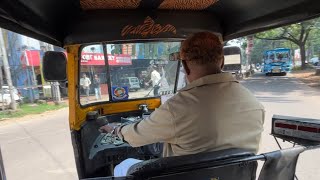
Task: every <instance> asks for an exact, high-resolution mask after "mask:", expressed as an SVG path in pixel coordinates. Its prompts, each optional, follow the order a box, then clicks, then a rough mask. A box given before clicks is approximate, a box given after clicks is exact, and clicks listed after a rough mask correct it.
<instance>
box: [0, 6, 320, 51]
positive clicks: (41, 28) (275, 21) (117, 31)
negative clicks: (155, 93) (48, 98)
mask: <svg viewBox="0 0 320 180" xmlns="http://www.w3.org/2000/svg"><path fill="white" fill-rule="evenodd" d="M319 14H320V1H318V0H290V1H288V0H268V1H265V0H241V1H239V0H220V1H218V0H45V1H43V0H28V1H25V0H2V1H1V3H0V27H2V28H6V29H9V30H11V31H14V32H17V33H21V34H24V35H27V36H30V37H33V38H36V39H39V40H42V41H45V42H48V43H51V44H54V45H57V46H67V45H71V44H83V43H92V42H98V41H99V42H101V41H125V40H143V39H146V40H149V39H159V38H185V37H186V36H188V35H189V34H191V33H194V32H198V31H211V32H216V33H218V34H221V36H222V38H223V40H229V39H232V38H237V37H240V36H245V35H248V34H252V33H256V32H260V31H263V30H267V29H270V28H274V27H279V26H282V25H286V24H289V23H294V22H298V21H302V20H306V19H310V18H314V17H318V16H319ZM148 17H149V18H148ZM141 27H143V28H142V29H141ZM125 28H126V29H125ZM145 31H147V32H145ZM123 32H125V33H124V34H125V36H124V35H123Z"/></svg>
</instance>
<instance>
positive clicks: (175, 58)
mask: <svg viewBox="0 0 320 180" xmlns="http://www.w3.org/2000/svg"><path fill="white" fill-rule="evenodd" d="M180 60H181V58H180V52H174V53H170V54H169V61H180Z"/></svg>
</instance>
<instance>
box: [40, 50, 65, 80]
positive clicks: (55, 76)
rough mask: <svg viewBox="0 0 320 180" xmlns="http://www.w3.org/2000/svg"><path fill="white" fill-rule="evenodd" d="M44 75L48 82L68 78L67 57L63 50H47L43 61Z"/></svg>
mask: <svg viewBox="0 0 320 180" xmlns="http://www.w3.org/2000/svg"><path fill="white" fill-rule="evenodd" d="M42 71H43V77H44V79H45V80H46V81H48V82H53V81H66V80H67V57H66V55H65V54H64V53H63V52H57V51H47V52H45V54H44V57H43V62H42Z"/></svg>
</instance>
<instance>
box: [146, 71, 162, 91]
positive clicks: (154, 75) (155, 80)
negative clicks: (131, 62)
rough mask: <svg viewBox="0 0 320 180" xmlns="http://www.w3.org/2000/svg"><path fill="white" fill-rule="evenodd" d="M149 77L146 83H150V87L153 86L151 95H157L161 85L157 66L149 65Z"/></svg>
mask: <svg viewBox="0 0 320 180" xmlns="http://www.w3.org/2000/svg"><path fill="white" fill-rule="evenodd" d="M151 70H152V72H151V79H150V81H149V82H148V84H150V83H152V87H153V95H154V96H159V89H160V86H161V83H160V80H161V75H160V73H159V72H158V71H157V66H155V65H153V66H151Z"/></svg>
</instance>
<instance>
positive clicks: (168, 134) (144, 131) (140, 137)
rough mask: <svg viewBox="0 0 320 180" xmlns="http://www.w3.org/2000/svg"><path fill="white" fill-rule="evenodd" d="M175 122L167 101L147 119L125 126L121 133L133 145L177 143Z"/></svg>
mask: <svg viewBox="0 0 320 180" xmlns="http://www.w3.org/2000/svg"><path fill="white" fill-rule="evenodd" d="M175 130H176V129H175V123H174V122H173V117H172V114H171V112H170V111H169V107H168V104H167V103H165V104H163V105H162V106H160V107H159V108H158V109H156V110H155V111H154V112H153V113H152V114H151V115H150V116H149V117H148V118H147V119H145V120H142V121H140V122H138V123H135V124H130V125H126V126H123V127H122V128H121V130H120V131H119V135H120V136H122V137H123V139H124V140H125V141H126V142H128V143H129V144H130V145H131V146H133V147H138V146H143V145H147V144H152V143H157V142H168V143H176V136H175V135H176V133H175Z"/></svg>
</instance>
